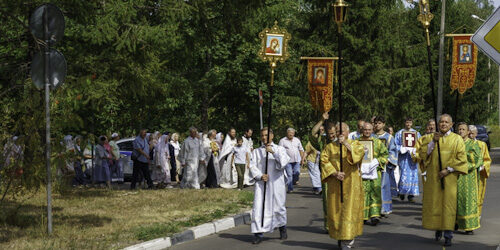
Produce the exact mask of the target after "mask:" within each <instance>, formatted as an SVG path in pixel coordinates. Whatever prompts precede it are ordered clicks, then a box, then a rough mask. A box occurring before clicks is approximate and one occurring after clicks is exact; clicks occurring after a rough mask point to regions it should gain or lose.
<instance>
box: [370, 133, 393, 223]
mask: <svg viewBox="0 0 500 250" xmlns="http://www.w3.org/2000/svg"><path fill="white" fill-rule="evenodd" d="M374 136H375V137H376V138H378V139H380V140H382V141H383V142H384V143H385V146H386V147H387V150H388V151H389V157H388V158H387V159H388V162H387V166H386V167H385V171H384V172H382V214H390V213H392V196H397V191H398V186H397V184H396V179H395V177H394V169H395V167H396V165H397V164H398V150H397V147H396V143H395V140H394V137H393V136H392V135H390V134H389V133H387V132H385V133H383V134H381V135H377V134H374ZM391 194H392V196H391Z"/></svg>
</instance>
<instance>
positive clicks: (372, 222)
mask: <svg viewBox="0 0 500 250" xmlns="http://www.w3.org/2000/svg"><path fill="white" fill-rule="evenodd" d="M379 222H380V220H379V219H378V218H375V217H374V218H371V219H370V223H371V224H370V225H372V226H374V227H375V226H377V224H378V223H379Z"/></svg>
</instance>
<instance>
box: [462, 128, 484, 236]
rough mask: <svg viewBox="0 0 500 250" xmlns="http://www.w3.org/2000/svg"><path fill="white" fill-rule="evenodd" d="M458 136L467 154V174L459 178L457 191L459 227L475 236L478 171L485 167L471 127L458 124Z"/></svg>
mask: <svg viewBox="0 0 500 250" xmlns="http://www.w3.org/2000/svg"><path fill="white" fill-rule="evenodd" d="M457 130H458V134H459V135H460V136H461V137H462V138H463V140H464V143H465V152H466V153H467V174H464V175H460V176H459V177H458V182H457V185H458V190H457V225H458V229H459V230H462V231H465V233H466V234H473V230H476V229H478V228H479V227H480V225H479V207H478V201H479V199H478V196H479V193H478V183H477V169H478V168H479V167H480V166H481V165H483V159H482V157H480V156H481V149H480V148H479V146H478V145H477V143H475V141H474V140H471V139H470V138H469V126H467V124H466V123H465V122H460V123H458V129H457Z"/></svg>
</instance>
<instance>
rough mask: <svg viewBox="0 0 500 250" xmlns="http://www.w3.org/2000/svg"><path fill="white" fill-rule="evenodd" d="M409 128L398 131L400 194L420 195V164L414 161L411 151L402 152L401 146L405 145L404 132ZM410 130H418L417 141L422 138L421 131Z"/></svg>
mask: <svg viewBox="0 0 500 250" xmlns="http://www.w3.org/2000/svg"><path fill="white" fill-rule="evenodd" d="M406 131H407V130H404V129H401V130H399V131H398V132H397V133H396V139H395V141H396V147H397V151H398V166H399V170H400V173H401V177H400V178H399V185H398V189H399V194H400V195H413V196H417V195H419V194H420V193H419V188H418V182H419V176H418V164H417V163H416V162H413V160H412V158H411V153H410V152H405V153H404V154H402V153H401V148H402V147H403V132H406ZM409 131H410V132H416V133H417V138H416V139H415V142H416V141H417V140H418V138H420V133H419V132H417V131H416V130H415V129H410V130H409Z"/></svg>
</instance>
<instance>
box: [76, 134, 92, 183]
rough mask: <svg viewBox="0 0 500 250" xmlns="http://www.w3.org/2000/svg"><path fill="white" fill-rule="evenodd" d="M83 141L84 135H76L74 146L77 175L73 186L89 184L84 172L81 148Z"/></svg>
mask: <svg viewBox="0 0 500 250" xmlns="http://www.w3.org/2000/svg"><path fill="white" fill-rule="evenodd" d="M81 143H82V137H81V136H79V135H78V136H76V137H75V140H74V148H75V161H74V168H75V177H74V178H73V183H72V184H73V187H76V186H79V185H86V184H88V180H87V177H86V176H85V174H84V173H83V168H82V165H83V159H84V155H83V150H82V148H81V146H80V145H81Z"/></svg>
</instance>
